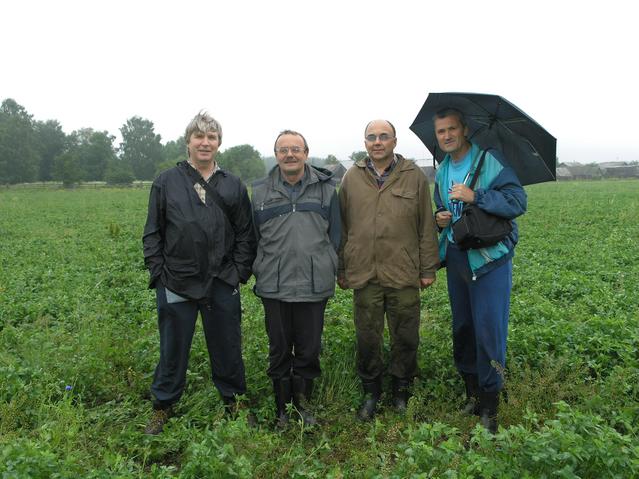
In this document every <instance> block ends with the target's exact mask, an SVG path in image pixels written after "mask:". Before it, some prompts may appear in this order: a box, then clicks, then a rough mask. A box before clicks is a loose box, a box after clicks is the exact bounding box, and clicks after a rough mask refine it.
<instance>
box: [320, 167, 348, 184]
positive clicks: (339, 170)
mask: <svg viewBox="0 0 639 479" xmlns="http://www.w3.org/2000/svg"><path fill="white" fill-rule="evenodd" d="M324 168H326V169H327V170H329V171H330V172H331V173H333V179H335V180H336V181H337V182H341V181H342V178H343V177H344V173H346V167H345V166H344V165H343V164H342V163H335V164H332V165H324Z"/></svg>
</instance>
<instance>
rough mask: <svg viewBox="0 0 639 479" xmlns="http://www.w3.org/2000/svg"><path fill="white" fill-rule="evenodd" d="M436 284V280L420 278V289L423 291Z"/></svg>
mask: <svg viewBox="0 0 639 479" xmlns="http://www.w3.org/2000/svg"><path fill="white" fill-rule="evenodd" d="M434 282H435V278H419V287H420V288H421V289H426V288H428V287H429V286H430V285H431V284H433V283H434Z"/></svg>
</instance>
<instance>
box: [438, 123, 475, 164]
mask: <svg viewBox="0 0 639 479" xmlns="http://www.w3.org/2000/svg"><path fill="white" fill-rule="evenodd" d="M467 134H468V127H462V124H461V122H460V121H459V118H457V117H456V116H452V115H451V116H446V117H444V118H435V136H436V137H437V143H438V144H439V147H440V148H441V150H442V151H443V152H445V153H450V155H451V156H452V157H453V158H454V159H459V158H457V157H458V156H459V153H461V152H462V151H464V150H465V148H466V146H467V144H468V141H467V140H466V135H467Z"/></svg>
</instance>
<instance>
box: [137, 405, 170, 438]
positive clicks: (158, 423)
mask: <svg viewBox="0 0 639 479" xmlns="http://www.w3.org/2000/svg"><path fill="white" fill-rule="evenodd" d="M171 416H173V408H171V407H168V408H165V409H153V415H152V416H151V419H149V422H148V424H147V425H146V428H145V429H144V434H152V435H156V434H160V433H161V432H162V430H163V429H164V425H165V424H166V423H167V421H168V420H169V418H171Z"/></svg>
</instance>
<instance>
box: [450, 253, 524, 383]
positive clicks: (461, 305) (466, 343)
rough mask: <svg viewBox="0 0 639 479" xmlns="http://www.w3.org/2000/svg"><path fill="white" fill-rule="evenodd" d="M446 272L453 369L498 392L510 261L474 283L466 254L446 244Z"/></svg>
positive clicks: (503, 354) (501, 378)
mask: <svg viewBox="0 0 639 479" xmlns="http://www.w3.org/2000/svg"><path fill="white" fill-rule="evenodd" d="M446 270H447V279H448V296H449V298H450V306H451V310H452V314H453V357H454V360H455V366H456V367H457V369H458V370H459V372H460V373H462V374H463V373H466V374H475V375H477V378H478V381H479V387H480V389H481V390H483V391H486V392H497V391H500V390H501V389H502V387H503V383H504V378H503V373H504V368H505V366H506V338H507V336H508V314H509V310H510V290H511V288H512V260H509V261H508V262H506V263H504V264H503V265H501V266H499V267H497V268H495V269H494V270H492V271H490V272H489V273H486V274H485V275H483V276H480V277H479V278H477V279H476V280H475V281H473V279H472V276H473V275H472V272H471V270H470V267H469V265H468V256H467V254H466V252H465V251H461V250H460V249H459V248H458V247H457V246H456V245H454V244H449V245H448V249H447V252H446Z"/></svg>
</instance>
